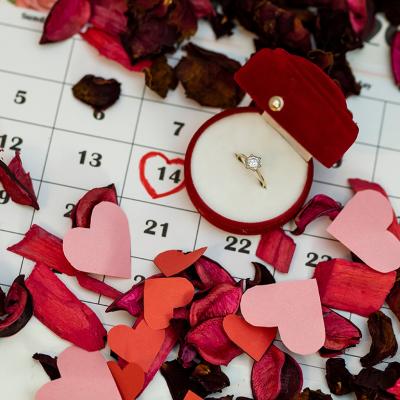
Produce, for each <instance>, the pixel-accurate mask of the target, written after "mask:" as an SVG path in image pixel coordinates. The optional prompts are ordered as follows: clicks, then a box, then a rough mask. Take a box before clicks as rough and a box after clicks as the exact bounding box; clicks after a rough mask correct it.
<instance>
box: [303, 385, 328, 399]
mask: <svg viewBox="0 0 400 400" xmlns="http://www.w3.org/2000/svg"><path fill="white" fill-rule="evenodd" d="M298 400H332V396H331V395H330V394H326V393H324V392H322V391H321V390H319V389H318V390H311V389H310V388H305V389H304V390H303V391H302V392H301V393H300V395H299V396H298Z"/></svg>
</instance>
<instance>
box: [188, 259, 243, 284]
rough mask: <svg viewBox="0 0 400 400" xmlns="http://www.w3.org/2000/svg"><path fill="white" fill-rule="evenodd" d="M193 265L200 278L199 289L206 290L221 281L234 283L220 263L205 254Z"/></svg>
mask: <svg viewBox="0 0 400 400" xmlns="http://www.w3.org/2000/svg"><path fill="white" fill-rule="evenodd" d="M194 267H195V269H196V273H197V275H198V276H199V278H200V283H199V289H202V290H207V289H210V288H212V287H214V286H216V285H219V284H221V283H230V284H231V285H234V284H235V283H236V282H235V280H234V279H233V277H232V276H231V275H230V274H229V273H228V272H227V271H226V270H225V269H224V268H223V267H221V265H219V264H218V263H217V262H216V261H214V260H211V258H208V257H206V256H202V257H201V258H200V259H199V260H198V261H196V263H195V265H194Z"/></svg>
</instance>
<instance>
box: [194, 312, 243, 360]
mask: <svg viewBox="0 0 400 400" xmlns="http://www.w3.org/2000/svg"><path fill="white" fill-rule="evenodd" d="M222 320H223V318H213V319H209V320H207V321H204V322H202V323H201V324H200V325H198V326H197V327H195V328H193V329H192V330H190V331H189V332H188V334H187V335H186V342H187V343H188V344H189V345H192V346H193V347H194V348H195V349H196V350H197V352H198V353H199V354H200V355H201V357H202V358H204V360H206V361H208V362H209V363H211V364H214V365H228V364H229V363H230V362H231V361H232V359H234V358H235V357H237V356H239V355H240V354H242V350H241V349H240V348H239V347H237V346H236V345H235V344H234V343H233V342H231V340H230V339H229V338H228V336H227V335H226V333H225V331H224V328H223V325H222Z"/></svg>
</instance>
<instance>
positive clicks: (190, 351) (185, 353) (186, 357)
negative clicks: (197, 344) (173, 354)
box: [179, 342, 197, 368]
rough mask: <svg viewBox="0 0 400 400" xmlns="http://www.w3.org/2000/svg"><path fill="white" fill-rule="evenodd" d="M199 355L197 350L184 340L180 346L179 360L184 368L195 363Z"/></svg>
mask: <svg viewBox="0 0 400 400" xmlns="http://www.w3.org/2000/svg"><path fill="white" fill-rule="evenodd" d="M196 356H197V351H196V350H195V349H194V348H193V347H192V346H190V345H188V344H187V343H185V342H182V343H181V345H180V347H179V360H180V361H181V362H182V365H183V367H184V368H189V367H190V366H191V365H192V364H193V360H194V359H195V358H196Z"/></svg>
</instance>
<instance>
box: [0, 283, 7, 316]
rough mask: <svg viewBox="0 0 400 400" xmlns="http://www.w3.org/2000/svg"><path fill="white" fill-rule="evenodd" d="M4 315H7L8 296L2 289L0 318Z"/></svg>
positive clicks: (0, 289)
mask: <svg viewBox="0 0 400 400" xmlns="http://www.w3.org/2000/svg"><path fill="white" fill-rule="evenodd" d="M4 315H6V294H5V293H4V292H3V289H2V288H1V287H0V317H3V316H4Z"/></svg>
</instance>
